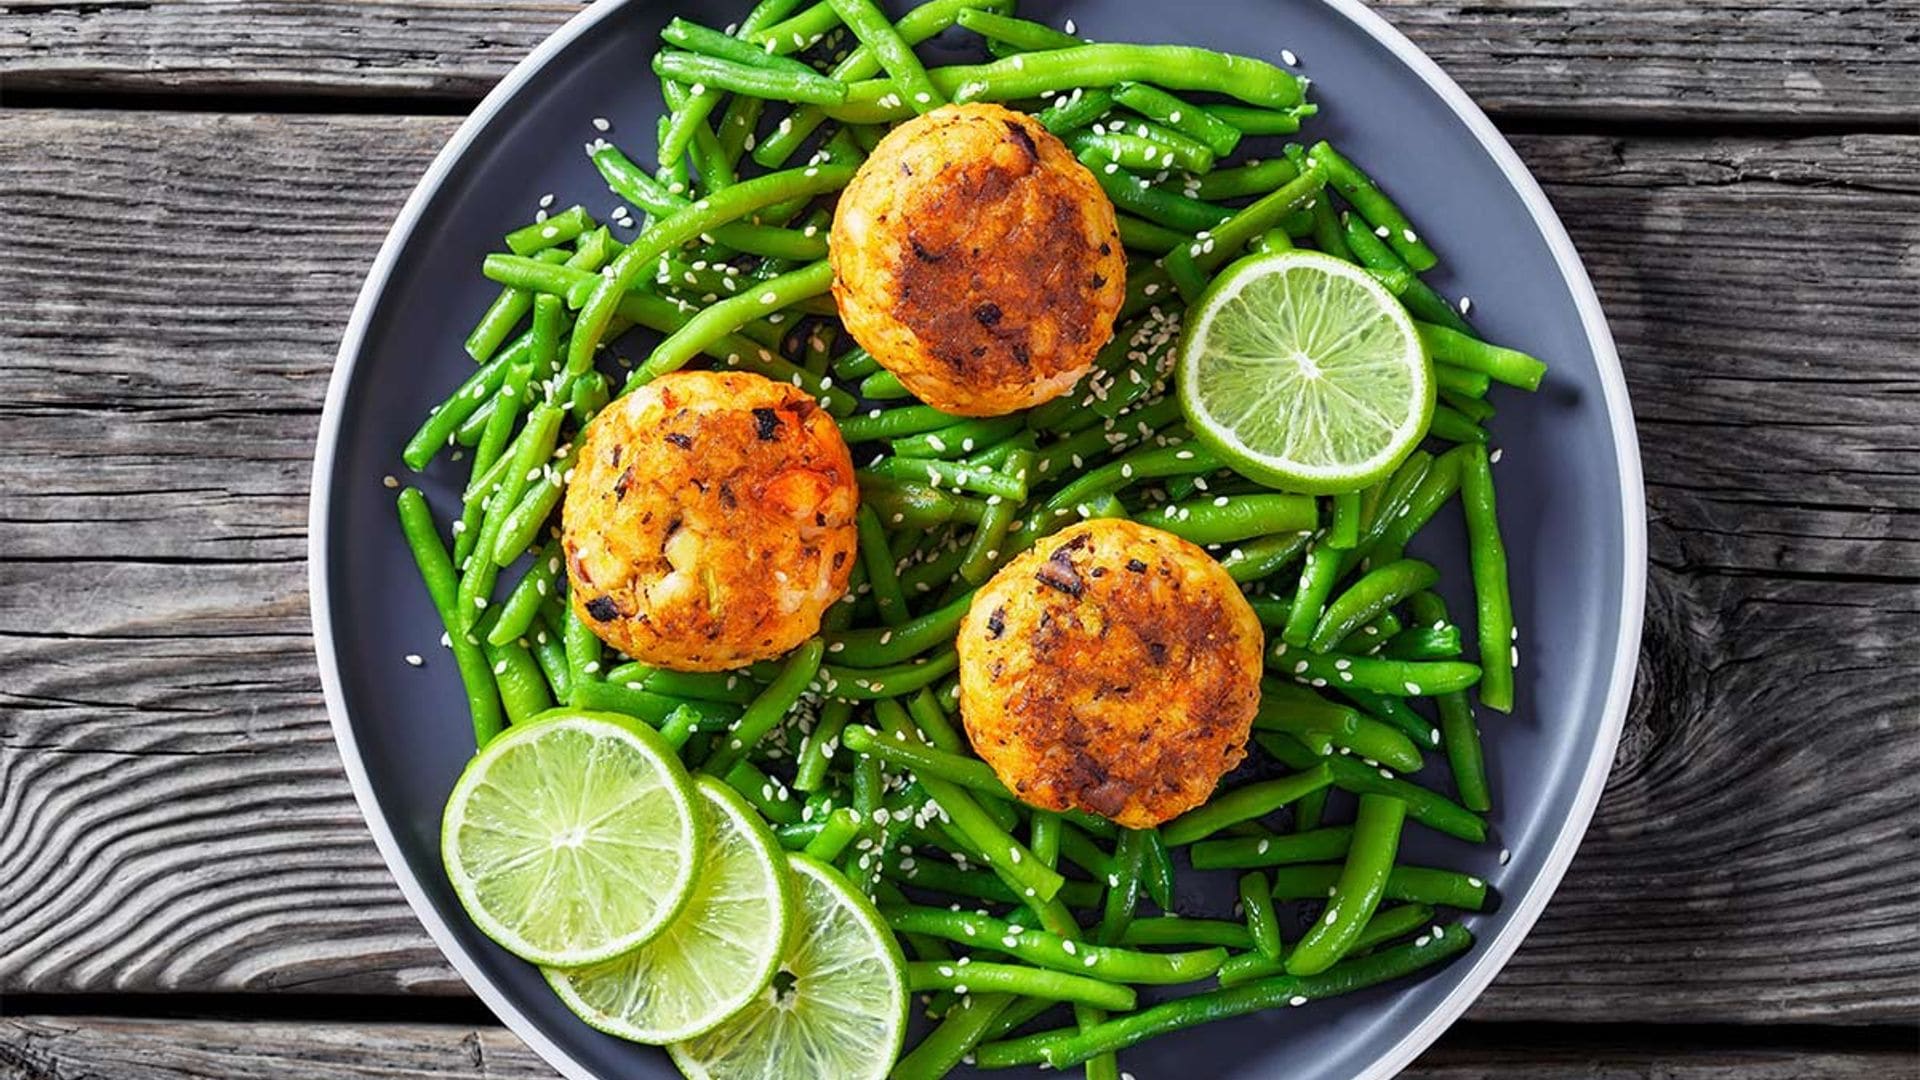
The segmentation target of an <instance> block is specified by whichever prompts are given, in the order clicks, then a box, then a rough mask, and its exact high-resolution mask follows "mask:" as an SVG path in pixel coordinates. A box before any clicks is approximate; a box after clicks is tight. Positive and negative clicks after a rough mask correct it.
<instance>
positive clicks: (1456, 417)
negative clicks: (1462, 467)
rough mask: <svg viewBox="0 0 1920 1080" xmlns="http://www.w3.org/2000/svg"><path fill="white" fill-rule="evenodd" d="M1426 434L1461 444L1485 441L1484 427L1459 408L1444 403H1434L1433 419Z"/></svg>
mask: <svg viewBox="0 0 1920 1080" xmlns="http://www.w3.org/2000/svg"><path fill="white" fill-rule="evenodd" d="M1427 434H1429V435H1432V436H1433V437H1434V438H1436V439H1445V440H1446V441H1447V442H1450V443H1459V444H1462V445H1465V444H1468V443H1472V444H1474V445H1480V446H1484V445H1486V442H1487V431H1486V429H1485V428H1483V427H1481V426H1480V425H1478V424H1476V423H1474V422H1473V421H1472V420H1469V419H1467V418H1466V416H1465V415H1463V414H1462V413H1461V412H1460V411H1459V410H1457V409H1453V408H1450V407H1448V406H1446V405H1436V406H1434V409H1433V421H1432V423H1431V425H1430V426H1429V427H1428V429H1427Z"/></svg>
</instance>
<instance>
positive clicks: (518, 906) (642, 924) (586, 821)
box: [440, 711, 702, 967]
mask: <svg viewBox="0 0 1920 1080" xmlns="http://www.w3.org/2000/svg"><path fill="white" fill-rule="evenodd" d="M698 823H699V819H698V818H697V817H695V810H694V797H693V782H692V780H690V779H689V778H688V777H687V773H686V770H685V769H683V768H681V767H680V761H679V759H678V758H677V757H675V756H674V752H673V748H672V747H671V746H669V745H667V742H666V740H664V739H662V738H661V737H660V736H659V735H658V734H657V733H656V732H654V730H653V729H652V728H649V727H647V726H646V725H645V724H642V723H640V722H639V721H637V720H630V719H628V718H626V717H624V716H615V715H612V714H609V713H587V712H562V711H555V712H553V713H549V714H547V716H546V717H543V718H541V719H539V720H536V721H533V722H531V723H527V724H516V725H515V726H513V727H511V728H508V729H507V730H506V732H505V733H503V734H501V735H499V736H498V737H496V738H495V739H494V740H493V741H492V742H489V743H488V744H487V746H486V748H485V749H484V750H482V751H480V753H479V754H478V755H476V756H475V757H474V759H473V760H472V761H471V762H469V763H468V764H467V769H466V771H465V772H463V773H461V774H460V779H459V780H458V781H457V782H456V783H455V784H454V785H453V794H452V795H450V796H448V797H447V812H446V817H445V818H444V819H443V820H442V823H441V828H440V857H441V859H442V861H444V862H445V863H446V868H447V878H448V879H449V880H450V881H451V882H452V883H453V891H454V894H455V895H457V896H458V897H459V898H460V903H461V904H463V905H465V907H466V909H467V914H468V915H469V916H471V917H472V918H473V921H474V923H475V924H476V925H478V926H479V927H480V929H481V930H482V931H484V932H485V933H486V935H487V936H488V937H490V938H492V939H493V940H495V941H497V942H499V943H500V944H501V945H502V946H503V947H505V948H506V949H507V950H508V951H510V952H512V953H514V954H515V955H517V956H520V957H522V958H524V959H526V960H530V961H532V962H534V963H536V964H542V965H547V966H550V967H579V966H582V965H586V964H597V963H599V962H601V961H603V960H611V959H613V958H614V957H616V956H618V955H620V954H621V953H623V952H626V951H628V950H630V949H633V948H636V947H637V946H640V945H642V944H645V943H646V942H647V940H648V939H650V938H652V937H653V936H654V935H655V934H657V933H659V932H660V930H661V928H663V927H665V926H666V925H667V924H668V923H669V922H671V921H672V920H673V917H674V916H675V915H678V914H679V913H680V908H681V906H682V905H683V904H685V903H686V900H687V897H688V895H689V894H691V893H692V891H693V878H694V871H695V869H696V868H697V867H698V866H699V865H700V858H701V854H702V853H701V849H700V844H701V839H702V838H701V835H700V829H699V828H698Z"/></svg>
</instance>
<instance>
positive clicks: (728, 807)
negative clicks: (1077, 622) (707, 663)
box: [546, 776, 793, 1043]
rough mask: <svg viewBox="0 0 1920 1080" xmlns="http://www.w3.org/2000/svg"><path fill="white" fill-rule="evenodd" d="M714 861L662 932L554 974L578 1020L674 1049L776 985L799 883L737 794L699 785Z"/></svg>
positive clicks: (550, 973) (709, 859) (704, 782)
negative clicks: (588, 964) (600, 959)
mask: <svg viewBox="0 0 1920 1080" xmlns="http://www.w3.org/2000/svg"><path fill="white" fill-rule="evenodd" d="M695 784H696V786H697V792H698V794H699V796H700V799H699V804H700V819H701V822H700V823H701V828H702V832H703V833H704V834H705V836H706V851H707V855H706V860H705V865H703V866H702V867H701V869H700V874H699V877H697V878H696V879H695V880H694V885H693V897H692V899H690V900H688V901H687V906H686V907H684V908H682V909H681V910H680V915H679V917H678V918H676V919H674V920H673V922H672V924H671V925H669V926H668V927H667V928H666V929H665V930H662V931H661V932H660V935H659V936H658V937H656V938H654V939H653V940H652V941H649V942H647V943H646V944H645V945H642V946H640V947H639V948H638V949H635V950H634V951H632V952H630V953H627V954H626V955H624V956H621V957H617V958H615V959H613V960H609V961H607V962H606V963H604V964H596V965H595V966H593V967H590V968H574V969H572V970H566V969H561V968H548V969H547V971H546V976H547V982H548V983H549V984H551V985H552V987H553V989H554V992H555V993H557V994H559V995H560V1000H561V1001H563V1002H565V1003H566V1005H567V1008H569V1009H572V1010H573V1012H574V1015H576V1016H578V1017H580V1019H582V1020H585V1021H586V1022H587V1023H589V1024H591V1025H593V1026H594V1027H596V1028H599V1029H600V1030H601V1031H604V1032H606V1033H607V1034H609V1035H618V1036H620V1037H621V1038H623V1039H632V1040H633V1041H635V1042H646V1043H667V1042H674V1041H676V1040H679V1039H690V1038H692V1037H693V1036H695V1035H698V1034H700V1033H701V1032H704V1031H707V1030H709V1029H711V1028H712V1027H713V1026H714V1025H715V1024H718V1023H720V1022H721V1021H723V1020H725V1019H726V1018H727V1017H729V1016H732V1015H733V1014H734V1013H736V1012H738V1011H740V1009H741V1008H742V1007H743V1006H745V1005H746V1004H747V1002H749V1001H752V1000H753V999H754V998H755V997H757V996H758V995H759V994H760V992H761V991H762V990H765V989H766V988H767V984H768V983H771V982H772V981H773V973H774V972H775V971H776V970H778V969H779V967H780V961H781V959H782V957H783V955H784V953H785V946H786V941H787V931H788V914H789V912H790V911H791V909H792V907H793V904H792V898H791V893H792V891H793V890H792V887H791V886H790V885H789V881H790V875H789V874H788V872H787V857H786V853H785V852H783V851H781V850H780V845H779V844H778V843H777V842H776V841H775V840H774V838H773V833H772V832H771V831H769V830H768V829H767V826H766V824H765V823H764V822H762V821H761V820H760V815H758V814H756V813H754V811H753V808H752V807H750V806H748V805H747V801H746V800H745V799H742V798H741V797H740V796H739V795H736V794H734V792H733V789H732V788H729V787H727V785H725V784H723V783H721V782H720V781H718V780H715V779H713V778H712V777H710V776H702V777H699V778H697V779H696V780H695Z"/></svg>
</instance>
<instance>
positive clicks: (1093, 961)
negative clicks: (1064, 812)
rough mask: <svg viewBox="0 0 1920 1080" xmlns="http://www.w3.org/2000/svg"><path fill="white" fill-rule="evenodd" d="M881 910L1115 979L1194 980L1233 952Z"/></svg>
mask: <svg viewBox="0 0 1920 1080" xmlns="http://www.w3.org/2000/svg"><path fill="white" fill-rule="evenodd" d="M880 916H881V918H883V919H885V920H886V922H887V925H888V926H890V927H892V928H893V929H894V930H895V931H896V932H898V933H903V934H908V933H918V934H931V935H933V936H935V937H940V938H944V939H946V940H948V941H953V942H958V943H959V944H962V945H967V946H970V947H977V948H986V949H991V950H993V951H995V952H1001V953H1005V954H1007V955H1008V956H1012V957H1015V958H1017V959H1019V960H1023V961H1025V962H1027V963H1029V964H1034V965H1036V966H1038V967H1043V968H1048V969H1050V970H1053V971H1064V972H1068V973H1070V974H1075V975H1085V976H1088V977H1091V978H1094V979H1099V980H1101V981H1104V982H1111V983H1132V984H1135V985H1140V986H1174V985H1178V984H1180V983H1187V982H1193V981H1194V980H1196V979H1204V978H1206V977H1207V976H1209V975H1212V974H1213V973H1214V972H1215V971H1218V970H1219V969H1220V964H1221V962H1222V961H1224V960H1225V959H1226V957H1227V953H1226V950H1225V949H1221V948H1210V949H1197V950H1193V951H1190V952H1178V953H1149V952H1140V951H1137V950H1134V949H1127V948H1120V947H1114V946H1108V945H1092V944H1082V943H1079V942H1076V941H1073V940H1071V939H1068V938H1065V937H1062V936H1060V935H1058V934H1052V933H1049V932H1047V931H1045V930H1038V929H1030V928H1027V927H1022V926H1020V925H1018V924H1015V923H1010V922H1008V921H1006V920H1004V919H997V918H994V917H992V916H988V915H977V914H974V913H972V912H965V911H949V910H947V909H946V908H937V907H914V906H904V907H903V906H888V907H882V908H881V909H880Z"/></svg>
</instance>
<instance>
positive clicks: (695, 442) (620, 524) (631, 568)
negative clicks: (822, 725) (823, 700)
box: [562, 371, 859, 671]
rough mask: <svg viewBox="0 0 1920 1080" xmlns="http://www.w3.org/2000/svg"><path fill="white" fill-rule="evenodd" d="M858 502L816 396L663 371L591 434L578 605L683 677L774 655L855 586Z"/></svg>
mask: <svg viewBox="0 0 1920 1080" xmlns="http://www.w3.org/2000/svg"><path fill="white" fill-rule="evenodd" d="M858 507H859V488H858V487H857V486H856V484H855V481H854V478H853V461H852V458H851V457H850V456H849V454H848V452H847V444H846V441H845V440H843V439H842V438H841V437H840V429H839V428H838V427H836V426H835V425H834V422H833V419H832V418H831V417H829V416H828V415H827V414H826V413H825V412H823V411H822V410H821V409H820V407H819V404H818V402H816V401H814V399H813V398H811V397H809V396H808V395H807V394H805V393H803V392H802V391H800V390H798V389H796V388H794V387H792V386H789V385H787V384H785V383H777V382H773V381H771V380H769V379H764V378H761V377H760V376H758V375H749V374H744V373H738V372H708V371H691V372H679V373H675V374H672V375H665V376H662V377H661V378H659V379H656V380H655V381H653V382H652V383H649V384H648V385H646V386H643V387H641V388H640V389H638V390H636V391H634V392H633V393H631V394H629V395H627V396H626V397H623V398H621V399H619V400H618V401H615V402H614V403H613V404H612V405H610V406H608V407H607V408H606V409H605V410H603V411H602V412H601V413H600V415H599V416H597V417H595V418H594V420H593V423H592V424H591V425H589V426H588V428H587V432H586V445H585V446H584V447H583V448H582V449H581V453H580V460H579V464H578V465H577V466H576V467H575V469H574V474H573V482H572V483H571V484H570V485H569V486H568V488H567V501H566V508H565V511H564V513H563V516H562V521H563V532H562V543H563V546H564V548H565V550H566V556H567V578H568V581H569V582H570V583H571V585H572V590H573V609H574V611H575V612H576V613H577V614H578V615H579V616H580V618H581V619H583V620H585V621H586V623H587V625H588V626H590V627H592V628H593V630H594V633H596V634H598V635H599V636H600V638H601V639H602V640H604V641H605V642H606V643H607V644H609V645H612V646H613V647H614V648H616V649H619V650H620V651H621V652H624V653H626V654H627V655H628V656H631V657H633V658H634V659H636V660H640V661H642V662H644V663H648V664H653V665H656V666H660V667H666V668H672V669H674V670H677V671H722V670H726V669H729V668H736V667H740V666H741V665H743V664H749V663H752V662H753V661H755V660H764V659H767V658H769V657H773V656H779V655H780V654H781V653H784V652H786V651H788V650H789V649H792V648H793V647H794V646H796V645H798V644H800V643H801V642H802V641H805V640H806V639H807V638H809V637H811V636H813V635H814V634H815V633H818V632H819V629H820V616H821V613H822V612H824V611H825V610H826V608H827V606H828V605H830V604H832V603H833V602H834V600H836V599H838V598H839V597H840V595H841V594H842V593H844V592H845V591H846V587H847V577H848V575H849V574H851V573H852V572H853V561H854V550H855V542H856V541H855V528H854V513H855V511H856V510H857V509H858Z"/></svg>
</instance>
